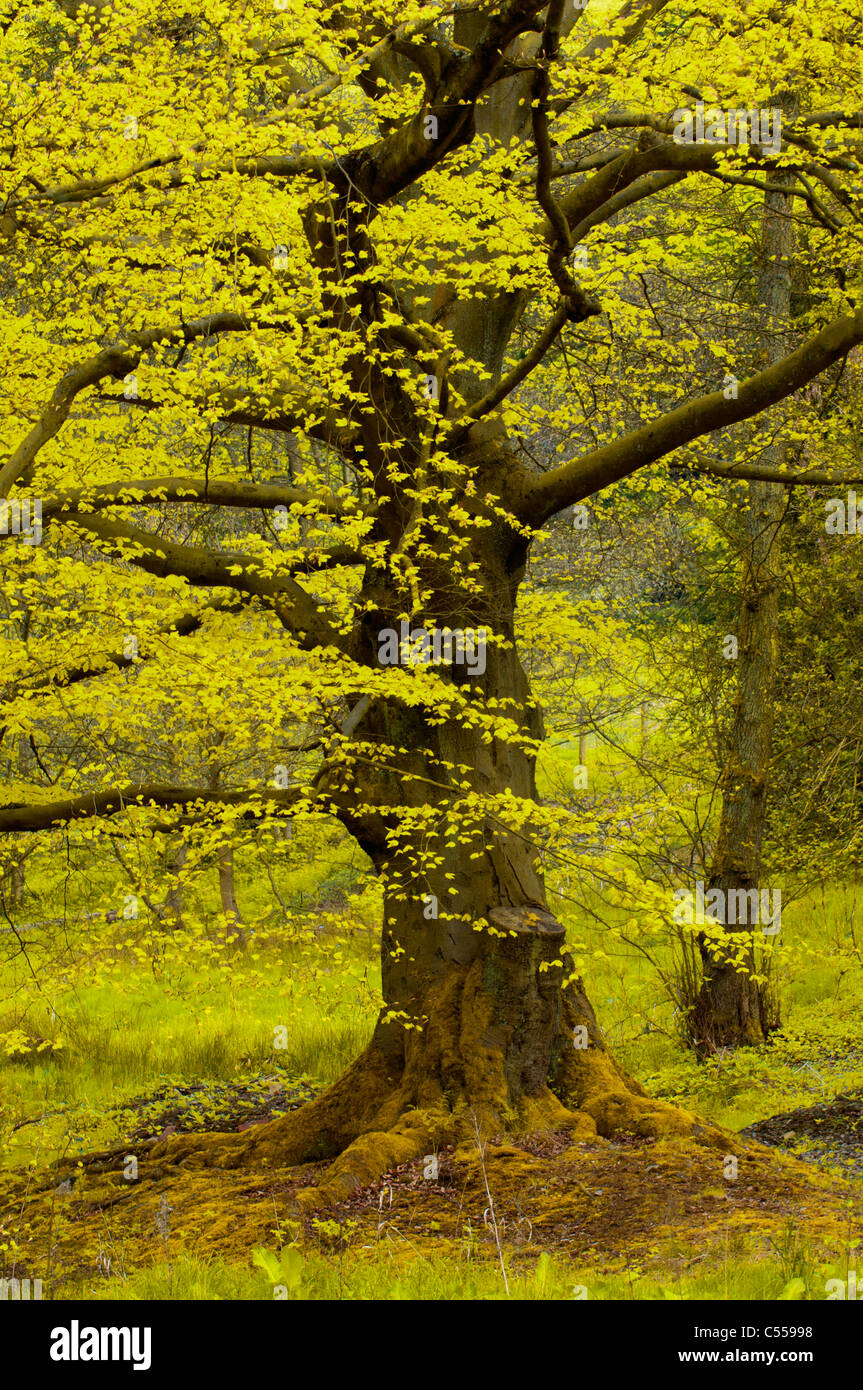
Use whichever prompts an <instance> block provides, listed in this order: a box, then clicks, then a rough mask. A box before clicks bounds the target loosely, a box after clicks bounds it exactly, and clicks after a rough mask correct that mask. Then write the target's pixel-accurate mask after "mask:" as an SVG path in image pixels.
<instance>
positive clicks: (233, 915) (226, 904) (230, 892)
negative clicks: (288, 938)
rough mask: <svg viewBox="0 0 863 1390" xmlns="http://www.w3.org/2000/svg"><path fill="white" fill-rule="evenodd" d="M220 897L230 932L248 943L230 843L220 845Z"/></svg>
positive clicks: (232, 848)
mask: <svg viewBox="0 0 863 1390" xmlns="http://www.w3.org/2000/svg"><path fill="white" fill-rule="evenodd" d="M218 857H219V897H220V899H221V902H222V911H223V912H224V914H225V917H226V918H227V919H228V924H229V925H228V934H229V935H230V936H236V938H237V940H238V942H239V943H240V945H243V946H244V945H245V944H246V932H245V928H244V926H243V919H242V916H241V915H240V909H239V907H238V906H237V889H236V884H235V881H234V847H233V845H232V844H230V843H227V842H226V843H225V844H223V845H220V846H219V856H218Z"/></svg>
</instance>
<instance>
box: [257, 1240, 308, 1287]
mask: <svg viewBox="0 0 863 1390" xmlns="http://www.w3.org/2000/svg"><path fill="white" fill-rule="evenodd" d="M287 1224H288V1225H289V1226H291V1227H293V1228H294V1233H293V1238H292V1239H291V1240H290V1241H289V1242H288V1244H286V1245H283V1246H282V1248H281V1250H280V1251H279V1253H278V1254H276V1253H275V1252H274V1251H272V1250H267V1248H266V1247H265V1246H263V1245H256V1246H255V1248H254V1250H253V1251H252V1264H254V1265H257V1266H258V1268H259V1269H262V1270H263V1271H264V1273H265V1274H266V1276H267V1278H268V1280H269V1281H270V1284H271V1285H272V1292H273V1298H278V1299H285V1298H297V1297H299V1293H300V1289H301V1288H302V1283H303V1274H304V1271H305V1265H306V1261H305V1259H304V1258H303V1256H302V1254H301V1253H300V1250H299V1247H298V1242H297V1236H298V1235H299V1229H300V1228H299V1226H298V1225H297V1223H296V1222H293V1221H292V1222H288V1223H287Z"/></svg>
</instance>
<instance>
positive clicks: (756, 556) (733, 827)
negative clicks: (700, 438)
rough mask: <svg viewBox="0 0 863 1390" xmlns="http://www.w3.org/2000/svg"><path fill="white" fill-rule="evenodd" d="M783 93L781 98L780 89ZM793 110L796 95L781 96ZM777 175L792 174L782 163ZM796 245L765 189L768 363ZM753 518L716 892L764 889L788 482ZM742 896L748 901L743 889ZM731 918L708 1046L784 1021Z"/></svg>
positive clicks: (772, 449)
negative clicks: (783, 171) (759, 979)
mask: <svg viewBox="0 0 863 1390" xmlns="http://www.w3.org/2000/svg"><path fill="white" fill-rule="evenodd" d="M780 100H781V99H780ZM782 106H783V111H784V113H785V114H786V115H788V114H792V112H791V111H790V110H789V101H788V99H786V100H785V101H784V102H782ZM774 181H775V182H785V183H788V182H791V181H793V178H790V177H789V176H788V175H783V174H781V172H780V171H776V177H775V180H774ZM793 245H794V232H793V223H792V220H791V199H790V198H789V197H787V196H786V195H785V194H784V193H782V192H779V191H771V192H769V193H766V194H765V196H764V220H763V226H762V264H761V270H760V274H759V277H758V286H759V294H760V299H761V301H762V304H763V306H764V309H765V311H766V321H767V326H766V329H765V332H764V334H763V336H762V342H761V354H762V359H763V360H764V362H765V364H766V362H768V361H776V360H778V359H779V358H780V357H782V355H783V354H784V352H785V351H786V343H785V333H786V331H787V325H788V321H789V317H790V312H791V257H792V252H793ZM786 456H787V446H786V443H785V441H784V440H783V439H781V438H779V439H777V440H776V441H775V442H774V443H772V444H770V445H769V446H768V448H766V449H765V450H764V451H763V461H764V463H765V464H768V465H770V466H776V467H781V466H783V465H784V464H785V462H786ZM748 487H749V506H748V509H747V512H746V518H745V534H744V548H743V569H742V579H741V606H740V630H739V634H738V668H737V670H738V688H737V696H736V700H735V710H734V723H733V727H732V731H731V739H730V742H729V746H728V749H727V752H726V760H725V766H724V768H723V773H722V783H721V785H722V791H723V799H722V812H721V816H720V822H719V830H718V835H717V844H716V853H715V857H714V862H713V868H712V872H711V874H710V879H709V882H708V885H707V887H708V893H709V892H710V891H711V890H720V892H721V893H722V894H723V898H722V901H723V902H724V903H725V904H726V905H727V904H728V903H729V896H728V895H729V893H732V892H736V893H738V894H740V893H748V892H749V890H752V889H757V888H758V885H759V879H760V874H761V845H762V839H763V835H764V822H765V814H766V806H767V787H768V777H769V770H770V751H771V742H772V735H773V716H774V700H775V692H776V666H777V660H778V627H779V591H780V586H781V580H782V556H781V534H782V533H781V527H782V520H783V517H784V514H785V509H786V504H787V499H786V497H785V489H784V487H783V485H782V484H781V483H769V482H750V483H749V485H748ZM734 901H738V902H743V901H748V900H747V899H746V898H743V897H739V898H737V899H736V900H734ZM747 918H748V920H747V921H746V922H744V923H742V924H741V923H739V922H738V923H736V924H733V923H730V922H726V928H725V931H726V941H725V942H724V943H723V942H721V941H720V942H717V941H716V940H714V941H713V942H711V941H710V940H708V939H707V938H706V937H705V936H702V937H701V938H700V939H699V947H700V952H701V960H702V969H703V981H702V985H701V989H700V991H699V993H698V996H697V998H696V1001H695V1005H694V1008H693V1010H692V1013H691V1015H690V1020H689V1035H690V1039H691V1041H692V1044H693V1046H694V1047H695V1049H696V1051H697V1052H698V1053H699V1054H700V1055H702V1056H706V1055H709V1054H710V1053H712V1052H714V1051H716V1049H717V1048H720V1047H740V1046H743V1045H747V1044H750V1045H751V1044H757V1043H761V1042H763V1041H764V1039H765V1037H766V1036H767V1033H768V1032H769V1031H770V1029H771V1028H773V1027H776V1026H778V1022H779V1019H778V1014H777V1012H776V1002H775V1000H774V999H772V998H771V997H769V996H768V993H767V989H766V986H765V985H764V984H762V983H758V982H756V980H755V979H754V978H753V976H754V975H755V973H756V971H757V970H758V969H759V968H761V969H762V970H763V961H762V960H760V959H759V956H760V954H761V953H760V952H759V950H758V946H757V942H758V938H759V935H760V933H761V930H762V928H763V925H764V924H763V923H761V924H760V925H759V924H758V923H754V922H753V921H752V920H751V914H747Z"/></svg>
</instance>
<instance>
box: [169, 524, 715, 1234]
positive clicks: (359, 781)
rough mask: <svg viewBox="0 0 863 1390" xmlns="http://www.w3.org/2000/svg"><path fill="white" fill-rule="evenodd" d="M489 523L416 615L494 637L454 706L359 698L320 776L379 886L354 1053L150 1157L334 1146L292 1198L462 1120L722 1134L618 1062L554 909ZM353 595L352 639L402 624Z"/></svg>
mask: <svg viewBox="0 0 863 1390" xmlns="http://www.w3.org/2000/svg"><path fill="white" fill-rule="evenodd" d="M502 530H503V524H502V523H499V522H498V523H495V525H494V526H493V527H492V528H491V535H490V536H489V538H488V546H487V549H485V550H484V551H483V552H480V550H479V547H477V548H476V549H475V550H474V551H473V552H472V558H474V559H475V560H476V562H477V564H478V566H479V567H480V568H481V570H482V571H483V573H482V580H483V583H482V588H481V592H482V594H483V599H482V600H480V598H479V596H478V595H475V596H474V599H473V604H474V608H473V610H472V611H471V612H470V614H469V615H468V614H467V613H466V612H464V611H463V610H460V611H458V610H457V611H453V610H452V609H450V610H449V611H446V610H445V609H443V610H442V611H443V618H441V617H440V616H438V614H436V615H435V622H434V623H433V622H432V620H431V618H430V617H429V618H426V619H425V620H423V619H415V620H414V627H419V626H422V624H423V621H425V624H426V630H431V629H432V628H433V627H434V626H443V625H444V624H445V625H446V626H448V627H449V628H451V629H452V630H453V631H456V630H458V629H459V628H461V629H465V628H472V629H476V628H477V627H481V626H485V627H487V628H488V629H490V630H491V631H492V632H493V633H494V634H495V639H496V640H495V641H494V642H489V643H488V645H487V646H486V649H485V656H486V670H485V672H484V673H483V674H482V675H475V676H474V677H473V678H471V677H470V676H469V675H468V673H467V671H466V669H465V667H464V666H459V665H456V664H454V665H452V666H451V667H449V668H448V670H447V668H444V667H439V668H438V670H439V672H443V671H446V672H447V673H446V674H445V675H444V676H443V680H442V682H441V684H442V685H444V686H445V687H446V688H448V689H449V691H451V692H452V694H453V695H454V696H456V697H459V702H458V706H457V708H458V709H459V710H460V711H461V717H460V718H458V717H452V718H447V719H436V718H432V717H430V715H431V713H432V711H431V710H430V709H429V708H428V707H427V706H425V705H422V704H417V703H414V702H408V701H405V700H403V699H396V698H386V699H383V698H381V699H377V700H375V701H370V702H369V704H368V708H367V710H366V712H365V714H364V716H363V717H362V719H361V720H359V721H358V723H357V727H356V729H355V731H354V736H355V739H356V741H357V742H358V743H359V744H360V749H358V751H357V753H356V754H354V753H353V752H352V744H351V743H347V744H346V745H344V746H343V747H342V750H341V755H340V757H339V759H338V760H337V761H336V760H333V761H331V762H330V763H329V765H327V766H326V767H325V769H324V770H323V771H322V773H321V774H320V776H319V778H318V779H317V790H318V792H319V793H321V794H324V795H326V796H328V797H329V798H331V800H332V804H333V805H334V807H336V808H337V814H338V815H339V817H340V819H341V820H342V822H343V823H344V825H345V826H346V827H347V828H348V829H349V830H350V831H351V833H352V834H353V835H354V836H355V838H356V839H357V840H358V842H359V843H360V844H361V845H362V847H363V848H364V849H365V851H366V852H367V853H368V855H369V856H370V858H371V859H372V862H373V863H374V865H375V867H376V869H377V871H378V873H379V874H380V875H381V877H382V878H383V880H384V930H383V934H382V947H381V976H382V992H383V998H384V1007H383V1009H382V1010H381V1013H380V1015H379V1017H378V1020H377V1023H376V1026H375V1028H374V1032H373V1036H372V1038H371V1041H370V1043H369V1045H368V1047H367V1048H366V1050H365V1051H364V1052H363V1054H362V1055H361V1056H360V1057H359V1058H358V1059H357V1060H356V1061H355V1062H354V1063H353V1064H352V1066H351V1067H350V1068H349V1069H348V1070H347V1072H346V1073H345V1074H344V1075H343V1076H342V1077H341V1078H340V1079H339V1080H338V1081H336V1082H335V1083H334V1084H333V1085H332V1086H330V1087H329V1089H328V1090H327V1091H325V1092H324V1093H323V1094H322V1095H321V1096H320V1097H318V1098H317V1099H316V1100H314V1101H312V1102H311V1103H309V1104H308V1105H306V1106H304V1107H303V1108H302V1109H300V1110H298V1111H295V1112H292V1113H291V1114H289V1115H286V1116H284V1117H281V1118H279V1119H277V1120H275V1121H273V1122H271V1123H270V1124H267V1125H264V1126H261V1127H260V1128H256V1129H254V1130H250V1131H248V1132H247V1133H245V1134H244V1135H243V1136H242V1137H241V1139H222V1140H220V1141H218V1142H217V1141H215V1140H212V1141H211V1140H210V1139H208V1138H207V1137H206V1136H204V1137H200V1136H196V1137H194V1138H187V1137H184V1138H183V1139H182V1140H180V1139H172V1140H169V1141H165V1142H164V1143H163V1144H161V1145H159V1146H157V1147H156V1148H155V1149H154V1150H153V1156H154V1158H156V1159H157V1160H158V1159H159V1158H160V1157H162V1156H166V1157H168V1156H176V1155H178V1154H180V1155H182V1158H183V1161H185V1162H200V1161H203V1162H205V1163H213V1162H216V1161H218V1162H220V1163H222V1164H224V1165H226V1166H235V1165H237V1164H240V1163H244V1162H246V1161H253V1162H261V1161H265V1162H266V1163H268V1164H297V1163H301V1162H305V1161H309V1160H311V1159H325V1158H330V1159H334V1160H335V1161H334V1162H333V1163H332V1165H331V1167H330V1168H329V1169H328V1172H327V1174H326V1176H325V1178H324V1179H322V1180H321V1182H320V1183H319V1186H318V1187H317V1188H315V1189H313V1190H312V1189H309V1190H308V1192H307V1193H305V1194H302V1193H301V1194H300V1198H299V1201H300V1205H301V1206H302V1205H304V1203H305V1204H307V1205H308V1206H309V1207H314V1206H316V1205H320V1204H322V1203H323V1202H326V1201H331V1200H341V1199H342V1198H344V1197H345V1196H347V1195H348V1194H349V1193H350V1192H351V1191H352V1190H353V1188H355V1187H356V1186H358V1185H360V1184H366V1183H369V1182H372V1181H374V1180H375V1179H376V1178H377V1177H379V1176H380V1175H381V1174H382V1173H384V1172H386V1171H388V1170H389V1169H390V1168H392V1167H394V1166H396V1165H397V1164H400V1163H404V1162H407V1161H409V1160H410V1159H412V1158H414V1157H417V1156H419V1155H422V1154H426V1153H429V1152H431V1150H432V1148H433V1147H434V1146H436V1145H438V1144H440V1143H442V1142H448V1141H450V1140H454V1139H457V1138H459V1137H460V1136H461V1137H464V1135H465V1134H467V1133H470V1132H471V1129H472V1126H473V1124H474V1122H477V1123H478V1124H479V1125H480V1126H481V1128H482V1130H483V1131H484V1132H485V1133H486V1134H487V1135H495V1134H503V1133H505V1132H536V1131H549V1130H560V1129H566V1130H569V1131H574V1132H575V1133H577V1134H578V1135H580V1136H581V1137H583V1138H589V1137H591V1136H594V1137H595V1136H596V1135H597V1134H600V1135H611V1134H614V1133H615V1132H618V1131H625V1132H631V1133H636V1134H640V1135H645V1136H650V1135H658V1134H695V1135H697V1136H698V1137H699V1138H700V1139H701V1140H702V1141H703V1142H707V1143H711V1144H713V1143H715V1144H725V1145H726V1146H727V1144H728V1142H729V1141H728V1136H725V1135H721V1134H720V1132H719V1131H718V1130H715V1129H713V1128H712V1127H711V1126H709V1125H705V1124H700V1123H699V1122H697V1121H696V1120H695V1117H694V1116H692V1115H689V1114H688V1113H687V1112H685V1111H681V1110H678V1109H676V1108H674V1107H672V1106H669V1105H667V1104H665V1103H664V1102H662V1101H655V1100H652V1099H650V1098H649V1097H648V1096H647V1095H646V1093H645V1091H644V1090H643V1088H642V1087H641V1086H640V1085H639V1084H638V1083H637V1082H635V1081H634V1080H633V1079H632V1078H631V1077H630V1076H628V1075H627V1073H626V1072H625V1071H623V1070H622V1069H621V1068H620V1067H619V1066H618V1065H617V1063H616V1062H615V1061H614V1059H613V1057H612V1056H611V1054H610V1052H609V1050H608V1048H607V1046H606V1044H605V1041H604V1039H603V1036H602V1033H601V1031H600V1028H599V1026H598V1024H597V1021H596V1018H595V1015H594V1013H593V1010H592V1008H591V1006H590V1003H589V1002H588V1000H587V997H586V995H585V992H584V989H583V986H582V984H581V981H580V980H579V979H578V978H577V977H576V976H575V973H574V969H573V964H572V960H571V958H570V957H569V955H568V954H567V951H566V947H565V941H564V929H563V927H562V926H561V924H560V923H559V922H558V921H557V919H556V918H555V917H554V915H553V914H552V913H551V912H550V911H549V909H548V906H547V903H546V898H545V889H544V886H543V882H542V874H541V864H540V858H539V851H538V849H537V848H536V845H535V843H534V842H533V838H532V828H531V825H530V824H529V808H530V805H531V804H532V803H533V802H534V801H535V782H534V763H535V743H534V742H532V741H534V740H537V739H539V738H540V737H541V734H542V722H541V716H540V714H539V711H538V709H537V706H536V704H535V702H534V701H533V699H532V697H531V693H530V688H529V685H528V682H527V677H526V675H525V673H524V670H523V668H522V666H521V663H520V661H519V659H518V655H517V653H516V649H515V643H514V640H513V638H514V632H513V615H514V606H515V596H516V591H517V587H518V582H519V580H520V578H521V574H522V572H523V564H524V548H523V546H522V547H521V549H519V544H520V543H519V542H518V541H517V538H514V537H513V535H512V533H511V532H508V531H504V533H503V535H502V534H501V531H502ZM495 532H497V534H495ZM496 551H497V555H498V556H499V555H501V554H503V555H506V556H508V557H509V558H508V560H507V561H506V562H505V563H502V562H501V561H500V559H499V558H496V554H495V552H496ZM423 578H424V579H425V580H427V581H428V584H427V586H424V587H425V591H426V592H430V591H431V590H432V583H433V581H437V583H436V597H437V599H438V601H439V602H440V603H441V605H442V604H443V599H444V596H445V594H446V593H448V594H449V595H450V600H452V588H451V587H447V588H444V585H443V580H444V575H443V574H438V575H435V574H428V575H424V576H423ZM372 593H375V595H376V604H375V608H376V611H375V610H374V609H373V608H372V607H371V594H372ZM367 596H368V597H369V600H370V607H369V610H368V612H367V617H366V619H364V622H365V624H366V625H367V626H366V628H365V639H364V640H367V641H368V643H369V646H370V648H371V649H372V650H375V651H376V650H377V644H378V637H379V634H380V632H381V631H382V630H383V629H385V628H388V627H393V626H396V627H397V619H396V618H395V617H394V614H397V613H398V611H399V604H398V601H397V598H396V595H395V594H394V592H390V593H388V594H387V593H386V592H385V591H384V589H382V588H376V587H375V584H374V582H373V580H370V581H369V584H368V586H367ZM481 602H482V605H483V607H484V611H481V612H477V607H478V606H479V605H480V603H481ZM385 603H386V604H387V607H385V606H384V604H385ZM440 611H441V610H438V612H439V613H440ZM501 639H503V642H504V643H505V645H501ZM472 684H473V685H474V686H481V688H482V691H483V695H484V700H483V701H482V702H480V701H478V700H477V701H476V702H475V705H476V707H480V705H481V707H482V708H483V709H486V710H487V709H488V702H489V700H497V701H498V702H499V705H498V706H494V705H492V709H495V708H502V709H504V710H505V712H506V717H507V719H509V720H512V721H514V723H515V724H516V725H517V731H516V730H512V731H511V732H509V733H508V735H507V736H506V737H501V736H491V737H486V738H484V737H483V732H484V731H483V728H482V725H481V723H479V724H478V723H477V722H475V721H473V720H471V719H469V718H465V717H464V712H465V710H467V709H469V707H470V703H471V693H470V692H471V685H472ZM370 745H372V746H375V747H377V748H378V749H379V750H381V753H380V756H379V757H377V758H376V759H374V760H370V759H369V757H368V755H367V751H363V750H368V748H369V746H370ZM384 750H389V757H387V756H385V754H384ZM216 1155H218V1157H216Z"/></svg>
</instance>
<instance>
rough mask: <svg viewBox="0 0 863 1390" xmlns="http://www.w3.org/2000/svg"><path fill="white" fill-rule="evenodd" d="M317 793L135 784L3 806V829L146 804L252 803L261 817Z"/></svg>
mask: <svg viewBox="0 0 863 1390" xmlns="http://www.w3.org/2000/svg"><path fill="white" fill-rule="evenodd" d="M311 795H313V794H312V793H309V792H308V791H304V790H303V789H302V788H300V787H289V788H287V789H286V790H285V791H275V790H273V791H270V790H267V791H259V790H257V789H254V790H251V789H249V788H244V789H243V790H241V791H220V792H213V791H208V790H207V789H206V788H203V787H165V786H158V785H155V786H147V785H146V784H145V785H142V786H131V787H124V788H123V789H122V790H118V791H107V792H85V793H84V794H83V795H82V796H68V797H63V798H62V799H61V800H59V801H46V802H43V803H42V804H41V805H40V804H33V805H29V806H28V805H23V804H21V803H15V804H13V805H9V806H0V831H7V832H11V831H19V830H50V829H51V828H52V827H55V826H60V825H68V824H69V822H70V821H78V820H92V819H93V818H94V817H95V816H113V815H117V814H118V813H119V812H122V811H128V810H139V809H141V807H143V806H160V807H163V808H165V807H171V806H178V807H182V806H242V805H244V804H245V803H247V802H248V803H249V809H248V815H249V816H250V817H251V816H256V817H257V816H259V815H260V814H261V811H262V810H263V809H264V808H265V807H272V808H273V809H274V810H278V809H280V808H288V807H290V806H293V805H295V804H296V803H297V802H298V801H308V800H309V798H310V796H311Z"/></svg>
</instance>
